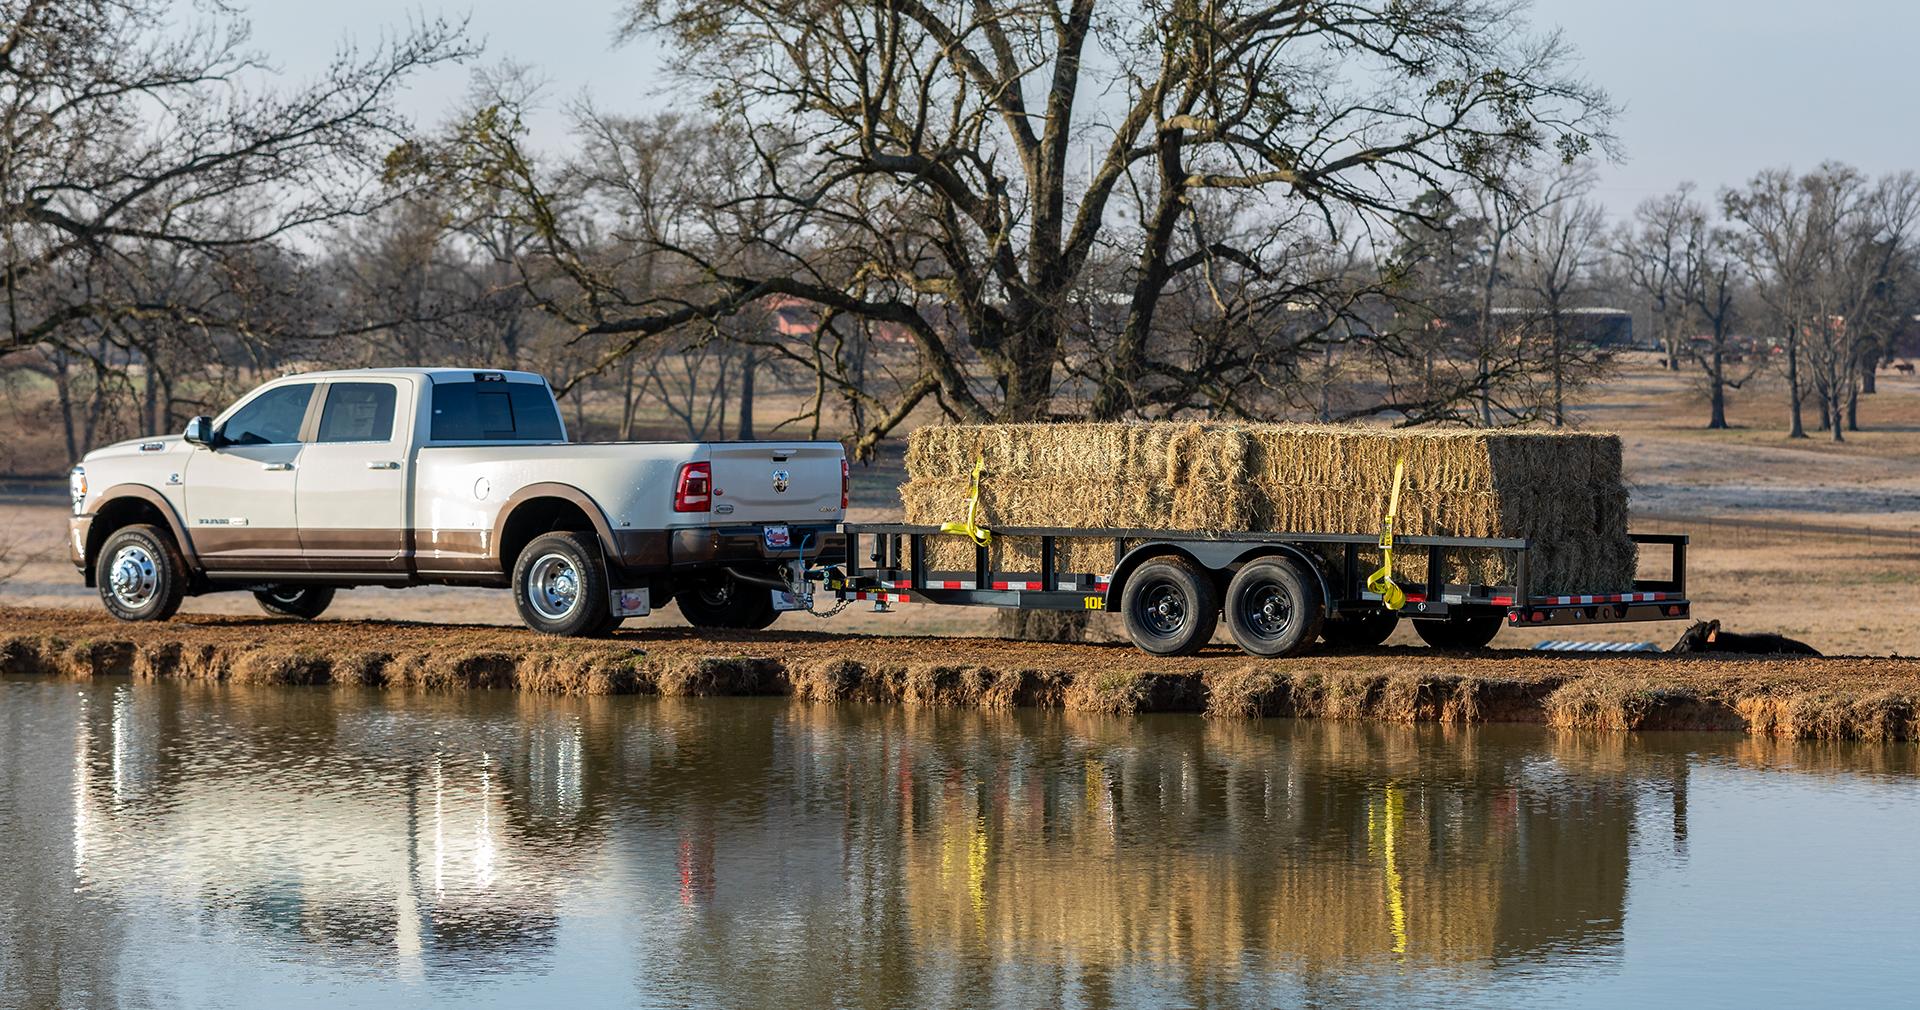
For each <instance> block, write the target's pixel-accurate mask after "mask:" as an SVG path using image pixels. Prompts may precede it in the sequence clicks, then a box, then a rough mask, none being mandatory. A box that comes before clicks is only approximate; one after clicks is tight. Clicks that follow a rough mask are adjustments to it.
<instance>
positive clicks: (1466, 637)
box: [1413, 612, 1505, 652]
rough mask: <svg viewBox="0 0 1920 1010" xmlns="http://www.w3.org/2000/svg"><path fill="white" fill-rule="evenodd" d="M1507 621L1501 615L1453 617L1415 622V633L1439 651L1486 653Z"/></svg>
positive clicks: (1460, 615)
mask: <svg viewBox="0 0 1920 1010" xmlns="http://www.w3.org/2000/svg"><path fill="white" fill-rule="evenodd" d="M1504 620H1505V618H1504V616H1503V615H1501V614H1500V613H1498V612H1495V613H1491V614H1452V615H1450V616H1448V617H1445V618H1442V619H1439V620H1431V621H1415V622H1413V630H1414V631H1415V632H1416V633H1418V634H1419V635H1420V640H1421V641H1423V642H1425V643H1427V644H1428V645H1431V646H1433V647H1434V648H1436V649H1453V650H1456V651H1462V652H1466V651H1471V650H1474V649H1484V648H1486V647H1487V645H1488V643H1490V642H1492V641H1493V636H1495V635H1498V634H1499V633H1500V625H1501V623H1502V622H1503V621H1504Z"/></svg>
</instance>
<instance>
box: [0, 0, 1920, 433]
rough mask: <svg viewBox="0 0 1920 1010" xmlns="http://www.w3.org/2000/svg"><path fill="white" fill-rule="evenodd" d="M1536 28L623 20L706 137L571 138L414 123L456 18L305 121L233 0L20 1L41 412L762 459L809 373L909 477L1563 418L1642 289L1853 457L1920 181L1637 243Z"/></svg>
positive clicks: (826, 16)
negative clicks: (431, 375) (500, 433)
mask: <svg viewBox="0 0 1920 1010" xmlns="http://www.w3.org/2000/svg"><path fill="white" fill-rule="evenodd" d="M1526 8H1527V5H1526V4H1525V3H1523V2H1518V0H1355V2H1351V3H1343V4H1324V3H1309V2H1304V0H1288V2H1264V3H1263V2H1253V3H1245V2H1227V3H1209V4H1196V3H1193V2H1191V0H1149V2H1147V3H1146V4H1144V5H1142V4H1139V3H1127V4H1120V3H1106V2H1098V0H1052V2H1049V3H1043V4H1040V5H1037V6H1036V5H1032V4H1002V3H999V2H997V0H981V2H978V3H975V4H972V5H970V6H967V7H964V8H929V7H923V6H920V5H918V4H917V3H915V2H911V0H907V2H901V0H890V2H889V3H888V4H883V5H880V6H877V7H826V8H821V7H818V6H812V7H794V6H792V5H786V4H779V3H773V2H769V0H646V2H640V3H635V4H633V5H631V6H629V7H627V8H625V10H624V14H623V19H622V21H621V25H622V27H621V29H620V34H621V37H622V38H633V37H637V36H640V35H647V36H651V37H653V38H656V39H659V40H663V41H664V42H665V43H666V44H667V45H668V47H669V51H670V52H671V53H672V54H673V60H674V71H675V73H676V74H677V75H678V82H679V86H680V87H681V88H682V89H684V91H685V92H687V93H696V92H697V93H699V94H700V95H701V96H702V97H703V98H704V99H705V101H704V102H703V103H702V104H701V105H700V107H699V109H698V111H683V112H675V113H660V114H654V115H648V116H630V115H623V114H619V113H614V112H610V111H607V110H605V109H603V108H600V107H598V106H596V105H595V104H593V103H592V102H591V101H590V100H588V99H584V98H583V99H580V100H577V101H576V102H574V103H573V104H572V105H570V106H569V107H567V108H566V110H565V111H566V113H567V115H568V118H569V120H570V122H571V126H572V129H571V133H570V138H569V140H568V142H567V143H565V144H564V145H561V146H560V147H558V148H557V149H537V148H535V147H533V146H531V145H530V143H529V139H528V131H527V129H526V126H525V122H526V120H527V118H528V116H529V115H530V113H531V111H532V109H533V108H534V106H535V105H536V104H537V103H536V99H535V95H536V93H537V88H535V87H534V86H533V85H532V83H530V79H529V78H530V75H529V74H528V73H527V72H525V71H524V70H518V69H515V68H511V67H499V68H483V69H480V70H476V71H475V72H474V76H473V80H474V83H473V87H472V89H471V92H470V94H469V95H468V96H467V97H466V98H465V100H464V101H463V102H462V103H461V104H460V106H459V107H458V108H456V109H452V110H449V112H448V115H447V117H446V119H445V120H444V121H443V122H442V123H440V124H429V125H427V126H425V127H423V126H422V125H421V124H415V123H411V122H408V121H406V120H405V119H404V118H403V117H401V116H399V115H398V114H397V113H395V111H394V109H393V99H394V96H395V94H396V92H397V91H398V89H400V88H401V87H403V86H405V84H406V83H407V82H408V81H409V80H410V79H411V78H412V77H413V76H414V75H416V74H417V73H418V72H419V71H422V70H424V69H428V68H431V67H435V66H438V65H441V64H444V63H448V62H453V61H462V60H466V59H468V58H470V57H473V56H475V55H476V48H475V47H474V46H473V45H472V44H471V43H470V42H469V41H468V40H467V38H466V36H465V33H464V30H463V28H462V27H461V26H460V25H458V24H448V23H443V22H437V21H436V22H428V23H425V24H419V25H414V26H412V27H410V28H408V29H407V30H405V31H403V32H400V33H398V34H395V35H393V36H392V37H390V38H389V39H388V40H387V41H385V42H384V43H383V44H381V45H379V46H377V47H375V48H374V49H372V50H368V51H354V50H347V51H344V52H342V53H341V54H340V55H339V56H338V58H337V59H336V60H335V61H334V62H333V63H332V64H331V66H330V67H329V68H328V70H327V71H325V72H324V73H323V74H322V75H321V76H320V78H319V79H318V80H316V81H311V82H305V83H304V84H302V85H301V86H299V87H297V88H292V89H288V88H278V89H276V88H275V87H273V86H272V83H273V82H272V80H271V78H270V76H269V75H267V74H265V72H264V70H263V67H264V66H265V58H264V57H263V56H262V55H260V54H257V53H255V52H253V51H251V50H250V49H249V48H248V46H247V39H246V34H245V27H244V22H241V21H239V20H238V19H237V18H235V17H233V16H231V15H229V14H227V13H225V12H224V10H223V9H221V8H210V9H209V11H210V13H207V14H205V15H203V16H202V17H201V18H200V19H199V20H194V21H191V22H189V23H187V24H186V26H185V27H181V26H180V25H179V24H178V23H177V21H176V19H175V13H176V10H175V7H174V5H171V4H168V3H165V2H162V0H67V2H59V3H53V2H39V0H0V30H4V32H5V37H4V39H0V245H4V249H0V281H4V284H5V291H4V295H5V298H6V304H5V307H4V312H5V318H6V329H5V331H4V336H0V388H4V389H6V390H10V391H12V392H13V393H14V394H15V397H16V399H17V400H22V402H24V400H27V399H32V397H31V396H29V393H30V392H31V391H33V390H42V391H44V390H49V389H50V390H51V392H50V393H47V394H45V395H47V396H50V397H51V400H49V401H48V402H49V403H50V404H51V407H50V408H49V409H51V410H52V416H53V417H55V418H57V423H58V424H59V425H60V427H61V429H62V432H61V434H62V436H63V438H64V440H65V449H66V451H67V453H68V455H69V456H77V455H79V454H80V453H82V452H84V451H85V450H86V449H87V448H88V447H90V446H92V445H96V444H99V443H100V442H103V441H107V440H110V439H112V438H117V437H126V436H130V435H135V434H144V433H148V432H155V431H171V430H175V429H177V428H178V426H179V424H180V423H181V422H182V421H183V420H184V419H185V418H186V417H188V416H191V415H192V414H195V413H201V412H206V411H208V410H211V409H215V408H217V407H219V406H220V405H222V404H223V403H224V402H226V401H227V399H228V398H230V397H231V396H233V395H235V394H236V393H237V392H239V391H241V390H242V389H243V388H245V387H246V386H248V385H250V384H252V383H253V382H255V381H257V380H258V378H260V377H261V376H263V375H266V374H271V373H274V372H277V371H280V370H284V369H287V368H291V367H301V366H310V365H322V364H325V365H360V364H375V363H382V364H440V363H473V364H476V365H482V366H489V367H507V366H517V367H527V368H533V369H538V370H540V371H543V372H545V373H546V374H548V375H549V376H550V377H551V378H552V379H553V381H554V383H555V386H556V388H557V389H558V390H559V391H560V392H561V394H562V397H563V403H564V405H565V406H566V409H567V410H568V412H569V419H570V422H571V423H572V424H573V425H574V426H575V428H576V429H577V430H580V431H582V432H583V433H586V434H590V435H594V436H601V437H605V436H611V437H636V436H640V435H645V434H650V433H661V432H662V430H663V429H665V430H673V431H683V432H684V433H685V434H686V435H688V436H696V437H714V436H720V435H736V434H737V435H753V434H755V433H756V431H755V423H756V422H755V418H756V416H758V415H762V414H765V413H766V410H765V407H764V404H765V402H766V400H767V398H768V394H769V391H774V392H778V393H779V394H781V395H780V399H781V402H782V404H783V405H784V406H783V407H782V408H781V409H780V412H779V413H780V417H781V420H780V421H779V429H780V430H783V431H799V432H805V433H809V434H825V435H830V436H834V437H845V438H846V439H847V440H848V442H849V445H850V447H851V448H853V449H855V450H856V451H857V452H858V453H859V454H861V455H863V456H864V455H868V454H870V453H871V452H872V451H873V450H874V449H875V447H876V446H877V445H878V444H879V443H880V442H881V441H882V440H884V439H886V438H888V437H889V436H892V435H894V434H896V433H898V432H899V431H900V430H901V428H902V426H903V425H905V424H907V423H908V422H909V419H910V418H924V417H945V418H950V419H955V420H966V421H983V420H993V419H1001V420H1026V419H1044V418H1056V417H1059V418H1085V419H1120V418H1155V417H1176V416H1202V415H1222V416H1240V417H1257V418H1316V419H1322V420H1330V421H1353V420H1374V421H1385V422H1388V423H1394V424H1403V425H1413V424H1456V425H1473V426H1500V425H1516V424H1529V423H1552V424H1556V425H1558V424H1565V423H1571V421H1572V420H1573V418H1572V417H1571V415H1570V412H1569V408H1568V403H1569V401H1570V398H1571V397H1573V396H1575V395H1576V394H1577V393H1578V392H1579V391H1580V390H1581V389H1582V388H1583V387H1584V386H1586V385H1588V384H1589V383H1591V382H1593V381H1594V380H1595V378H1596V377H1598V376H1600V375H1602V374H1604V371H1605V369H1606V368H1607V367H1608V365H1609V363H1608V360H1607V358H1608V352H1607V351H1606V350H1605V349H1604V348H1600V347H1597V346H1595V345H1594V343H1593V342H1592V341H1591V340H1589V339H1587V337H1586V335H1585V333H1584V331H1583V330H1582V329H1581V326H1580V321H1579V314H1578V313H1579V310H1581V309H1584V308H1590V307H1593V306H1598V305H1619V304H1622V303H1630V304H1631V305H1632V307H1634V308H1636V309H1638V310H1639V311H1640V313H1641V315H1642V317H1643V318H1644V319H1646V320H1647V321H1648V322H1649V324H1650V325H1651V327H1652V329H1653V331H1654V333H1655V335H1656V336H1657V338H1658V339H1659V340H1660V342H1661V344H1662V346H1664V347H1665V348H1666V354H1665V357H1666V358H1667V360H1668V361H1669V362H1670V363H1671V364H1672V367H1676V368H1679V367H1683V366H1684V367H1688V368H1692V369H1694V370H1696V371H1698V372H1699V373H1700V374H1701V376H1702V377H1703V379H1702V381H1703V385H1704V387H1705V389H1706V392H1707V395H1708V399H1709V401H1710V403H1711V405H1712V406H1711V423H1712V424H1714V425H1715V426H1723V425H1725V424H1726V423H1727V417H1726V397H1727V391H1728V390H1737V389H1740V388H1742V386H1744V384H1745V383H1747V382H1748V381H1750V380H1751V379H1752V377H1753V376H1754V375H1755V374H1756V373H1757V371H1758V370H1759V369H1761V368H1763V367H1765V368H1769V369H1771V368H1775V367H1776V361H1775V359H1776V358H1778V359H1780V360H1779V361H1778V362H1777V367H1778V368H1779V369H1780V370H1781V371H1783V372H1784V374H1785V384H1786V386H1787V388H1788V390H1789V395H1790V398H1791V401H1792V405H1793V412H1794V418H1795V421H1794V433H1795V434H1796V435H1799V434H1804V432H1803V431H1802V430H1801V422H1800V414H1801V410H1802V406H1803V404H1804V405H1810V406H1812V407H1813V408H1814V410H1815V411H1816V414H1817V417H1816V420H1815V422H1814V423H1815V425H1816V426H1818V427H1824V428H1826V429H1828V430H1830V431H1832V432H1833V434H1834V437H1836V438H1838V437H1842V434H1841V433H1842V431H1843V429H1847V428H1850V427H1852V426H1853V425H1854V424H1855V423H1856V422H1857V419H1858V418H1857V405H1858V400H1859V397H1860V396H1861V395H1864V394H1868V393H1871V392H1872V388H1873V387H1872V381H1873V372H1874V368H1875V367H1876V366H1877V365H1878V363H1879V362H1880V361H1881V360H1882V359H1884V358H1885V357H1886V356H1887V355H1888V353H1889V352H1890V348H1891V346H1892V341H1893V340H1895V339H1896V338H1897V333H1898V331H1899V330H1900V328H1901V325H1902V321H1903V320H1907V319H1910V318H1911V317H1912V314H1913V310H1914V306H1913V304H1912V303H1913V299H1914V295H1913V292H1914V285H1913V284H1912V283H1911V282H1910V275H1911V273H1912V260H1913V256H1912V238H1913V236H1912V230H1913V229H1912V225H1913V221H1912V218H1913V215H1914V206H1915V203H1916V198H1915V195H1914V191H1915V188H1916V187H1915V184H1914V182H1913V180H1912V178H1911V177H1910V176H1906V175H1902V176H1897V177H1892V178H1888V179H1884V180H1877V181H1876V180H1867V179H1865V178H1863V177H1861V176H1859V175H1858V174H1857V173H1854V172H1852V171H1851V170H1848V169H1845V168H1842V167H1838V166H1823V167H1822V168H1821V169H1819V170H1817V171H1816V172H1813V173H1811V174H1808V175H1806V176H1794V175H1791V174H1788V173H1784V172H1780V173H1765V174H1762V175H1761V176H1759V177H1756V179H1755V180H1754V181H1753V182H1752V183H1751V184H1750V185H1748V186H1746V187H1742V188H1740V189H1739V190H1736V191H1729V192H1728V193H1725V194H1722V195H1720V197H1719V198H1718V199H1715V200H1712V201H1709V200H1706V199H1704V198H1701V197H1699V196H1698V195H1696V194H1695V192H1694V191H1693V190H1691V189H1689V188H1682V189H1681V190H1679V191H1677V192H1676V193H1674V194H1671V195H1669V196H1667V197H1663V198H1660V199H1656V200H1653V201H1649V202H1648V203H1647V204H1645V205H1643V206H1642V207H1641V208H1640V209H1639V210H1638V212H1637V213H1636V214H1635V215H1634V218H1633V220H1632V221H1631V222H1628V223H1626V224H1623V225H1621V226H1619V227H1617V228H1610V227H1609V225H1608V222H1607V220H1606V217H1605V215H1604V213H1603V212H1602V210H1601V209H1600V207H1599V205H1598V204H1597V203H1596V202H1595V201H1594V199H1593V197H1592V179H1593V174H1592V172H1593V169H1592V163H1593V161H1594V160H1595V159H1598V158H1603V157H1605V156H1607V155H1609V154H1611V153H1612V141H1611V138H1610V135H1609V133H1608V128H1609V123H1610V120H1611V117H1612V116H1613V109H1612V107H1611V106H1610V104H1609V102H1608V100H1607V98H1606V96H1605V95H1604V94H1603V93H1602V92H1600V91H1599V90H1598V89H1597V88H1595V87H1593V86H1592V85H1590V84H1588V83H1586V82H1584V81H1582V80H1580V79H1578V78H1577V77H1574V76H1573V75H1572V73H1571V70H1570V67H1571V62H1572V61H1571V55H1572V54H1571V53H1570V51H1569V50H1568V48H1567V46H1566V45H1565V43H1564V41H1563V40H1562V39H1561V38H1560V37H1559V36H1558V35H1556V34H1553V33H1550V32H1548V33H1542V32H1536V31H1533V30H1532V29H1530V28H1529V27H1528V25H1527V22H1526V20H1525V18H1524V14H1525V13H1526ZM1758 342H1764V343H1765V347H1764V348H1763V347H1761V346H1759V343H1758ZM1776 345H1777V346H1778V347H1780V348H1781V351H1780V353H1779V354H1778V355H1776V354H1774V353H1773V352H1772V350H1771V348H1772V347H1773V346H1776ZM34 395H39V394H34ZM0 462H4V461H0Z"/></svg>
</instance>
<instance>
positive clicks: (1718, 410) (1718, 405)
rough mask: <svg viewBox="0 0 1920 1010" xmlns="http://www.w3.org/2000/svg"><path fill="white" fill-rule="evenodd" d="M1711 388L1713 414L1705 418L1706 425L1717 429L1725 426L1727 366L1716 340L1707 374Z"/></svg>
mask: <svg viewBox="0 0 1920 1010" xmlns="http://www.w3.org/2000/svg"><path fill="white" fill-rule="evenodd" d="M1707 382H1708V384H1709V387H1710V389H1711V397H1712V404H1713V416H1712V417H1710V418H1708V419H1707V427H1708V428H1713V429H1718V428H1725V427H1726V426H1727V366H1726V357H1725V355H1724V354H1722V353H1721V350H1720V345H1719V344H1718V343H1717V342H1716V343H1715V344H1714V347H1713V367H1712V369H1710V370H1709V372H1708V375H1707Z"/></svg>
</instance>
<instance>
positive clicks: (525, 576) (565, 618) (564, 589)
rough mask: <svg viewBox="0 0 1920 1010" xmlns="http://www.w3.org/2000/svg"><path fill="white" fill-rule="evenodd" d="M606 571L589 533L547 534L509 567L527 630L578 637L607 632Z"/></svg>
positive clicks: (516, 604)
mask: <svg viewBox="0 0 1920 1010" xmlns="http://www.w3.org/2000/svg"><path fill="white" fill-rule="evenodd" d="M607 591H608V590H607V568H606V562H605V561H603V560H602V559H601V556H600V544H599V542H597V541H596V540H594V538H593V535H592V534H591V533H546V534H542V535H540V536H537V537H535V538H533V541H532V542H531V543H529V544H527V546H526V547H525V548H524V549H522V550H521V551H520V557H519V559H518V560H517V561H515V562H514V563H513V603H514V606H515V607H517V608H519V610H520V620H522V621H524V622H525V623H526V625H527V627H529V628H532V629H533V630H535V631H538V632H540V633H542V634H546V635H565V636H567V637H569V638H579V637H583V636H588V635H597V634H604V633H605V630H606V627H607V623H606V622H607V617H608V614H607Z"/></svg>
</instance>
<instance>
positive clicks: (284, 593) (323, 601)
mask: <svg viewBox="0 0 1920 1010" xmlns="http://www.w3.org/2000/svg"><path fill="white" fill-rule="evenodd" d="M253 598H254V599H255V600H257V601H259V603H260V609H261V610H264V611H266V612H267V614H268V616H270V617H294V618H298V619H300V620H302V621H311V620H313V619H314V618H316V617H319V616H320V615H321V614H324V613H326V611H327V608H328V607H330V606H332V605H333V587H332V586H300V585H292V586H274V587H273V588H272V589H262V590H259V591H257V592H255V593H254V594H253Z"/></svg>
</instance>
